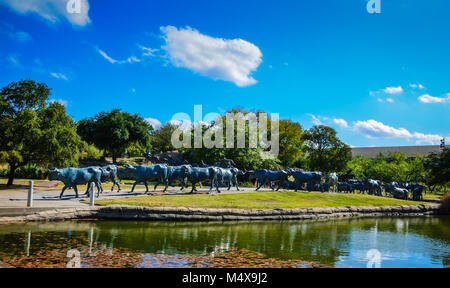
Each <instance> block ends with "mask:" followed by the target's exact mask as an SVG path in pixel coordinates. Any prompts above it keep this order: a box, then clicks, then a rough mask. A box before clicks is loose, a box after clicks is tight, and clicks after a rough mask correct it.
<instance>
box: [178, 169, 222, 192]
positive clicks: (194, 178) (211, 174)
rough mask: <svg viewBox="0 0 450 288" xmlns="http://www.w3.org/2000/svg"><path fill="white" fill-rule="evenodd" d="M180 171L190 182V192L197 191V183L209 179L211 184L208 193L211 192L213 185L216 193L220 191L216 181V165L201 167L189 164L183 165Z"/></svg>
mask: <svg viewBox="0 0 450 288" xmlns="http://www.w3.org/2000/svg"><path fill="white" fill-rule="evenodd" d="M182 173H183V175H185V176H186V177H187V179H188V180H189V181H190V182H191V183H192V190H191V192H190V193H193V192H194V191H197V188H196V187H195V186H196V185H197V183H200V182H202V181H205V180H209V181H210V182H211V186H210V188H209V191H208V193H211V191H212V189H213V188H214V187H216V191H217V193H220V191H219V183H218V175H219V173H220V172H219V169H218V167H213V166H210V167H207V168H203V167H192V166H191V165H183V167H182Z"/></svg>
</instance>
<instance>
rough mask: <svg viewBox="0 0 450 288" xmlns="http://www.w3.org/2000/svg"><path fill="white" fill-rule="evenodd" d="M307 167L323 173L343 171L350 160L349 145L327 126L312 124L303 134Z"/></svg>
mask: <svg viewBox="0 0 450 288" xmlns="http://www.w3.org/2000/svg"><path fill="white" fill-rule="evenodd" d="M303 140H304V141H305V143H304V150H305V152H306V153H307V154H308V155H307V157H306V160H307V167H308V168H309V169H310V170H317V171H322V172H324V173H329V172H339V171H343V170H344V169H345V168H346V166H347V162H348V161H350V160H351V157H352V154H351V149H350V147H349V146H348V145H347V144H345V143H343V142H342V141H340V140H339V138H338V137H337V136H336V131H335V130H334V129H333V128H331V127H328V126H325V125H319V126H314V127H312V128H311V129H309V130H308V131H306V132H305V133H304V134H303Z"/></svg>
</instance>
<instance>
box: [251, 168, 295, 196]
mask: <svg viewBox="0 0 450 288" xmlns="http://www.w3.org/2000/svg"><path fill="white" fill-rule="evenodd" d="M253 175H254V177H255V178H256V179H257V180H258V182H259V186H258V187H257V188H256V191H258V190H259V189H260V188H261V187H262V186H263V185H266V184H267V183H269V185H270V188H271V189H272V191H273V190H275V187H274V186H273V182H277V184H278V187H277V191H278V190H280V187H281V185H282V184H283V182H285V181H286V180H287V179H288V177H289V175H291V172H290V171H289V170H277V171H272V170H266V169H264V170H256V171H254V172H253Z"/></svg>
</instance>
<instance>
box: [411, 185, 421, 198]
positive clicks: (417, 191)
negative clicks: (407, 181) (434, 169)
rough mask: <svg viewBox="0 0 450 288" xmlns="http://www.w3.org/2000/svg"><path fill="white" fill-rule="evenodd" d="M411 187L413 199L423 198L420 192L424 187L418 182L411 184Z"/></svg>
mask: <svg viewBox="0 0 450 288" xmlns="http://www.w3.org/2000/svg"><path fill="white" fill-rule="evenodd" d="M411 188H412V195H413V200H414V201H421V200H423V196H422V192H423V189H424V187H423V186H422V185H419V184H412V185H411Z"/></svg>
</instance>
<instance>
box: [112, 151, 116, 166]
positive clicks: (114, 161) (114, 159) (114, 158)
mask: <svg viewBox="0 0 450 288" xmlns="http://www.w3.org/2000/svg"><path fill="white" fill-rule="evenodd" d="M112 161H113V164H117V155H116V154H115V153H113V154H112Z"/></svg>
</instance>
